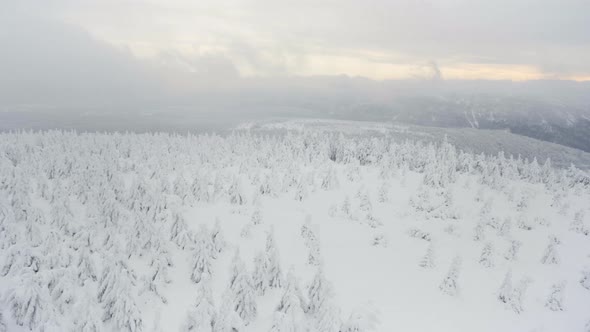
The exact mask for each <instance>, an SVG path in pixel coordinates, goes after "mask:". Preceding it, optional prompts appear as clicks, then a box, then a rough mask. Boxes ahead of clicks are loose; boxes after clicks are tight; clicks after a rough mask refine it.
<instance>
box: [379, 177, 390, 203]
mask: <svg viewBox="0 0 590 332" xmlns="http://www.w3.org/2000/svg"><path fill="white" fill-rule="evenodd" d="M389 186H390V185H389V183H387V182H383V183H381V186H380V187H379V194H378V196H379V203H387V202H389Z"/></svg>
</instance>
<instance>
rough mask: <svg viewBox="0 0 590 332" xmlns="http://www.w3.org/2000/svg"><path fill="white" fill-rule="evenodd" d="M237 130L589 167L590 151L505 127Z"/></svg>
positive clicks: (301, 124) (349, 124)
mask: <svg viewBox="0 0 590 332" xmlns="http://www.w3.org/2000/svg"><path fill="white" fill-rule="evenodd" d="M235 129H236V130H250V131H264V132H280V131H284V130H287V131H296V132H300V131H305V130H314V131H323V132H331V133H334V132H337V133H339V132H344V133H349V134H357V135H372V136H375V135H377V136H387V137H390V138H393V139H395V140H398V141H403V140H406V139H410V140H413V141H416V140H420V141H425V142H437V143H440V142H442V141H443V140H445V139H446V140H448V141H449V142H450V143H451V144H453V145H455V146H456V147H457V148H458V149H460V150H463V151H469V152H472V153H484V154H487V155H497V154H498V153H499V152H501V151H502V152H504V154H505V155H506V156H510V155H513V156H515V157H516V156H520V157H521V158H526V159H528V160H533V158H537V160H540V161H544V160H546V159H547V158H549V159H551V161H552V163H553V165H554V166H557V167H569V166H570V164H574V165H576V167H578V168H581V169H585V170H586V169H590V153H588V152H584V151H582V150H579V149H574V148H570V147H566V146H563V145H559V144H555V143H550V142H546V141H540V140H537V139H533V138H529V137H526V136H521V135H516V134H512V133H510V132H508V131H505V130H486V129H471V128H441V127H425V126H416V125H407V124H402V123H396V122H371V121H348V120H334V119H300V118H291V119H284V118H283V119H274V120H266V121H250V122H244V123H241V124H240V125H238V126H236V127H235Z"/></svg>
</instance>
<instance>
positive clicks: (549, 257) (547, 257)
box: [541, 241, 559, 264]
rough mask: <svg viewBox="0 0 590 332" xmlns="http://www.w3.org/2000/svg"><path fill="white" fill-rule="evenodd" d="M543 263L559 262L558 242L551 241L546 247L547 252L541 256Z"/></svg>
mask: <svg viewBox="0 0 590 332" xmlns="http://www.w3.org/2000/svg"><path fill="white" fill-rule="evenodd" d="M541 263H543V264H559V254H558V253H557V244H556V243H555V242H554V241H550V243H549V245H548V246H547V248H546V249H545V253H544V254H543V257H542V258H541Z"/></svg>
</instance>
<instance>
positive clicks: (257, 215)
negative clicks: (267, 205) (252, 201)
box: [250, 208, 262, 225]
mask: <svg viewBox="0 0 590 332" xmlns="http://www.w3.org/2000/svg"><path fill="white" fill-rule="evenodd" d="M250 223H251V224H252V225H260V224H261V223H262V212H261V211H260V208H256V209H255V210H254V212H253V213H252V217H250Z"/></svg>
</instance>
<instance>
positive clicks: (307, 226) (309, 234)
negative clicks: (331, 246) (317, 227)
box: [301, 215, 321, 266]
mask: <svg viewBox="0 0 590 332" xmlns="http://www.w3.org/2000/svg"><path fill="white" fill-rule="evenodd" d="M301 237H302V238H303V242H304V243H305V246H306V247H307V249H308V250H309V254H308V256H307V263H308V264H310V265H316V266H317V265H319V264H320V261H321V257H320V244H319V238H318V236H317V235H316V233H315V232H314V230H313V226H312V224H311V216H310V215H307V216H306V217H305V223H304V224H303V225H302V226H301Z"/></svg>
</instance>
